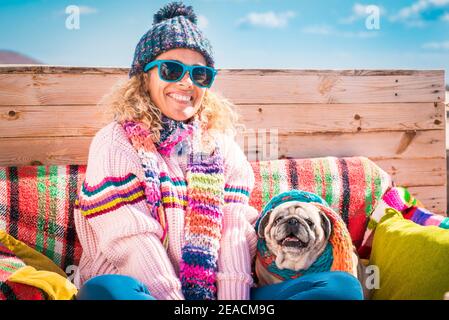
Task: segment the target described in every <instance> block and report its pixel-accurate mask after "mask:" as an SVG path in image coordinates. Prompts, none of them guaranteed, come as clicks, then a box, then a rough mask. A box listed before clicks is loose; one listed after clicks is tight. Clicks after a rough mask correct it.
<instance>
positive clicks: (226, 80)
mask: <svg viewBox="0 0 449 320" xmlns="http://www.w3.org/2000/svg"><path fill="white" fill-rule="evenodd" d="M2 69H3V71H2ZM55 70H58V69H55ZM85 71H86V72H84V73H83V72H81V70H79V72H77V73H68V72H64V70H61V72H60V73H50V72H48V73H37V72H36V73H33V72H23V73H18V72H11V69H7V68H4V67H3V68H2V67H0V103H1V104H2V105H63V104H97V103H98V102H99V101H100V99H101V97H102V96H103V95H104V94H105V93H107V92H108V91H109V90H110V89H111V87H112V86H113V85H114V84H116V83H117V82H118V81H120V80H122V81H123V80H126V79H127V73H126V72H125V70H123V71H122V73H120V72H117V73H111V72H107V73H106V72H105V73H101V72H99V71H98V70H97V71H96V72H94V73H92V72H87V71H88V70H85ZM254 83H257V89H255V87H254ZM213 90H214V91H216V92H218V93H220V94H222V95H224V96H226V97H227V98H229V99H230V100H231V101H232V102H234V103H236V104H251V103H261V104H274V103H277V104H279V103H328V104H333V103H386V102H392V103H400V102H442V101H444V99H445V98H444V72H443V71H438V70H436V71H419V72H414V73H406V72H405V73H403V74H394V73H392V74H391V73H388V72H387V71H384V72H377V73H376V72H373V73H369V72H366V73H363V72H362V73H359V74H357V73H356V72H350V71H333V72H330V71H316V72H313V71H310V72H300V71H297V70H220V71H219V75H218V76H217V80H216V82H215V83H214V89H213Z"/></svg>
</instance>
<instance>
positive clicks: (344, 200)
mask: <svg viewBox="0 0 449 320" xmlns="http://www.w3.org/2000/svg"><path fill="white" fill-rule="evenodd" d="M251 165H252V167H253V170H254V176H255V180H256V181H255V187H254V189H253V192H252V193H251V197H250V205H252V206H253V207H254V208H256V209H257V210H258V211H259V212H260V211H261V210H262V208H263V207H264V206H265V204H267V203H268V201H269V200H270V199H271V198H272V197H273V196H275V195H277V194H279V193H281V192H284V191H288V190H291V189H299V190H304V191H308V192H312V193H315V194H317V195H319V196H320V197H322V198H323V199H324V200H326V202H327V203H328V204H329V205H330V207H331V208H332V209H333V210H334V211H336V212H337V213H338V214H340V216H341V217H342V218H343V221H344V222H345V223H346V225H347V226H348V229H349V232H350V235H351V238H352V241H353V243H354V245H355V246H356V247H357V248H359V246H360V245H361V243H362V240H363V235H364V232H365V229H366V225H367V223H368V217H369V216H370V214H371V213H372V211H373V209H374V208H375V206H376V203H377V202H378V200H379V199H380V198H381V197H382V195H383V193H384V192H385V191H386V190H387V189H388V188H389V187H390V186H391V184H392V182H391V179H390V176H389V175H388V174H387V173H386V172H384V171H383V170H382V169H381V168H379V167H378V166H377V165H376V164H374V163H373V162H372V161H370V160H369V159H367V158H365V157H350V158H335V157H325V158H314V159H296V160H295V159H286V160H272V161H263V162H253V163H251Z"/></svg>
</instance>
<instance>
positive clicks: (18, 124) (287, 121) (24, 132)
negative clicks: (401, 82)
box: [0, 103, 445, 137]
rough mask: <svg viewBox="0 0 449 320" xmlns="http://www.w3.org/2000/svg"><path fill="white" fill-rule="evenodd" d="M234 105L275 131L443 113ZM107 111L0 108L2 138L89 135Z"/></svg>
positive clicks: (434, 120)
mask: <svg viewBox="0 0 449 320" xmlns="http://www.w3.org/2000/svg"><path fill="white" fill-rule="evenodd" d="M236 109H237V111H238V112H239V114H240V115H241V122H242V123H244V124H245V126H246V127H247V128H248V129H256V128H257V129H263V128H271V129H278V131H279V133H280V134H290V133H319V132H321V133H325V132H334V133H356V132H376V131H399V130H428V129H444V117H445V112H444V104H442V103H436V104H434V103H408V104H406V103H399V104H389V103H385V104H360V105H358V104H356V105H351V104H334V105H326V104H292V105H290V104H288V105H285V104H284V105H282V104H276V105H238V106H237V108H236ZM107 111H109V110H108V108H107V107H106V106H99V105H61V106H0V127H1V128H2V131H1V136H2V137H44V136H54V137H56V136H77V135H94V134H95V132H97V131H98V130H99V129H100V128H101V127H103V126H104V125H105V124H107V123H108V122H109V121H110V120H112V117H111V116H110V115H107V114H105V112H107ZM280 115H288V117H281V116H280ZM323 115H329V116H327V117H323Z"/></svg>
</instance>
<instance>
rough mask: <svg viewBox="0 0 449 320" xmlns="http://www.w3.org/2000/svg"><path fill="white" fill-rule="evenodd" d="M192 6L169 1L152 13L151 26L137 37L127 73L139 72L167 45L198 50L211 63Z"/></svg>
mask: <svg viewBox="0 0 449 320" xmlns="http://www.w3.org/2000/svg"><path fill="white" fill-rule="evenodd" d="M197 21H198V19H197V16H196V14H195V13H194V12H193V8H192V6H185V5H184V4H183V3H182V2H171V3H169V4H167V5H166V6H164V7H162V8H161V9H160V10H159V11H158V12H157V13H156V14H155V15H154V20H153V26H152V27H151V29H150V30H148V31H147V32H146V33H145V34H144V35H143V36H142V37H141V38H140V40H139V43H138V44H137V46H136V50H135V53H134V59H133V62H132V65H131V69H130V71H129V77H130V78H131V77H132V76H135V75H137V74H139V73H142V72H143V69H144V67H145V66H146V65H147V64H148V63H149V62H151V61H153V60H155V58H156V57H157V56H158V55H160V54H161V53H164V52H166V51H168V50H170V49H175V48H187V49H192V50H196V51H198V52H199V53H201V54H202V55H203V56H204V58H205V60H206V64H207V65H208V66H209V67H212V68H213V67H214V64H215V62H214V58H213V52H212V46H211V44H210V42H209V40H208V39H207V38H206V37H205V36H204V34H203V33H202V32H201V30H200V29H199V28H198V26H197Z"/></svg>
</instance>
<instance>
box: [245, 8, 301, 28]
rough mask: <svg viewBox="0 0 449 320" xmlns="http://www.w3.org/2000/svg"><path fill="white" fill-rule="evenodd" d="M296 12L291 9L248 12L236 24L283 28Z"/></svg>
mask: <svg viewBox="0 0 449 320" xmlns="http://www.w3.org/2000/svg"><path fill="white" fill-rule="evenodd" d="M295 16H296V13H295V12H293V11H286V12H279V13H276V12H273V11H268V12H261V13H259V12H250V13H248V14H247V15H246V16H245V17H244V18H242V19H240V20H239V21H238V22H237V25H238V26H253V27H265V28H284V27H286V26H287V24H288V21H289V20H290V19H291V18H293V17H295Z"/></svg>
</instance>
